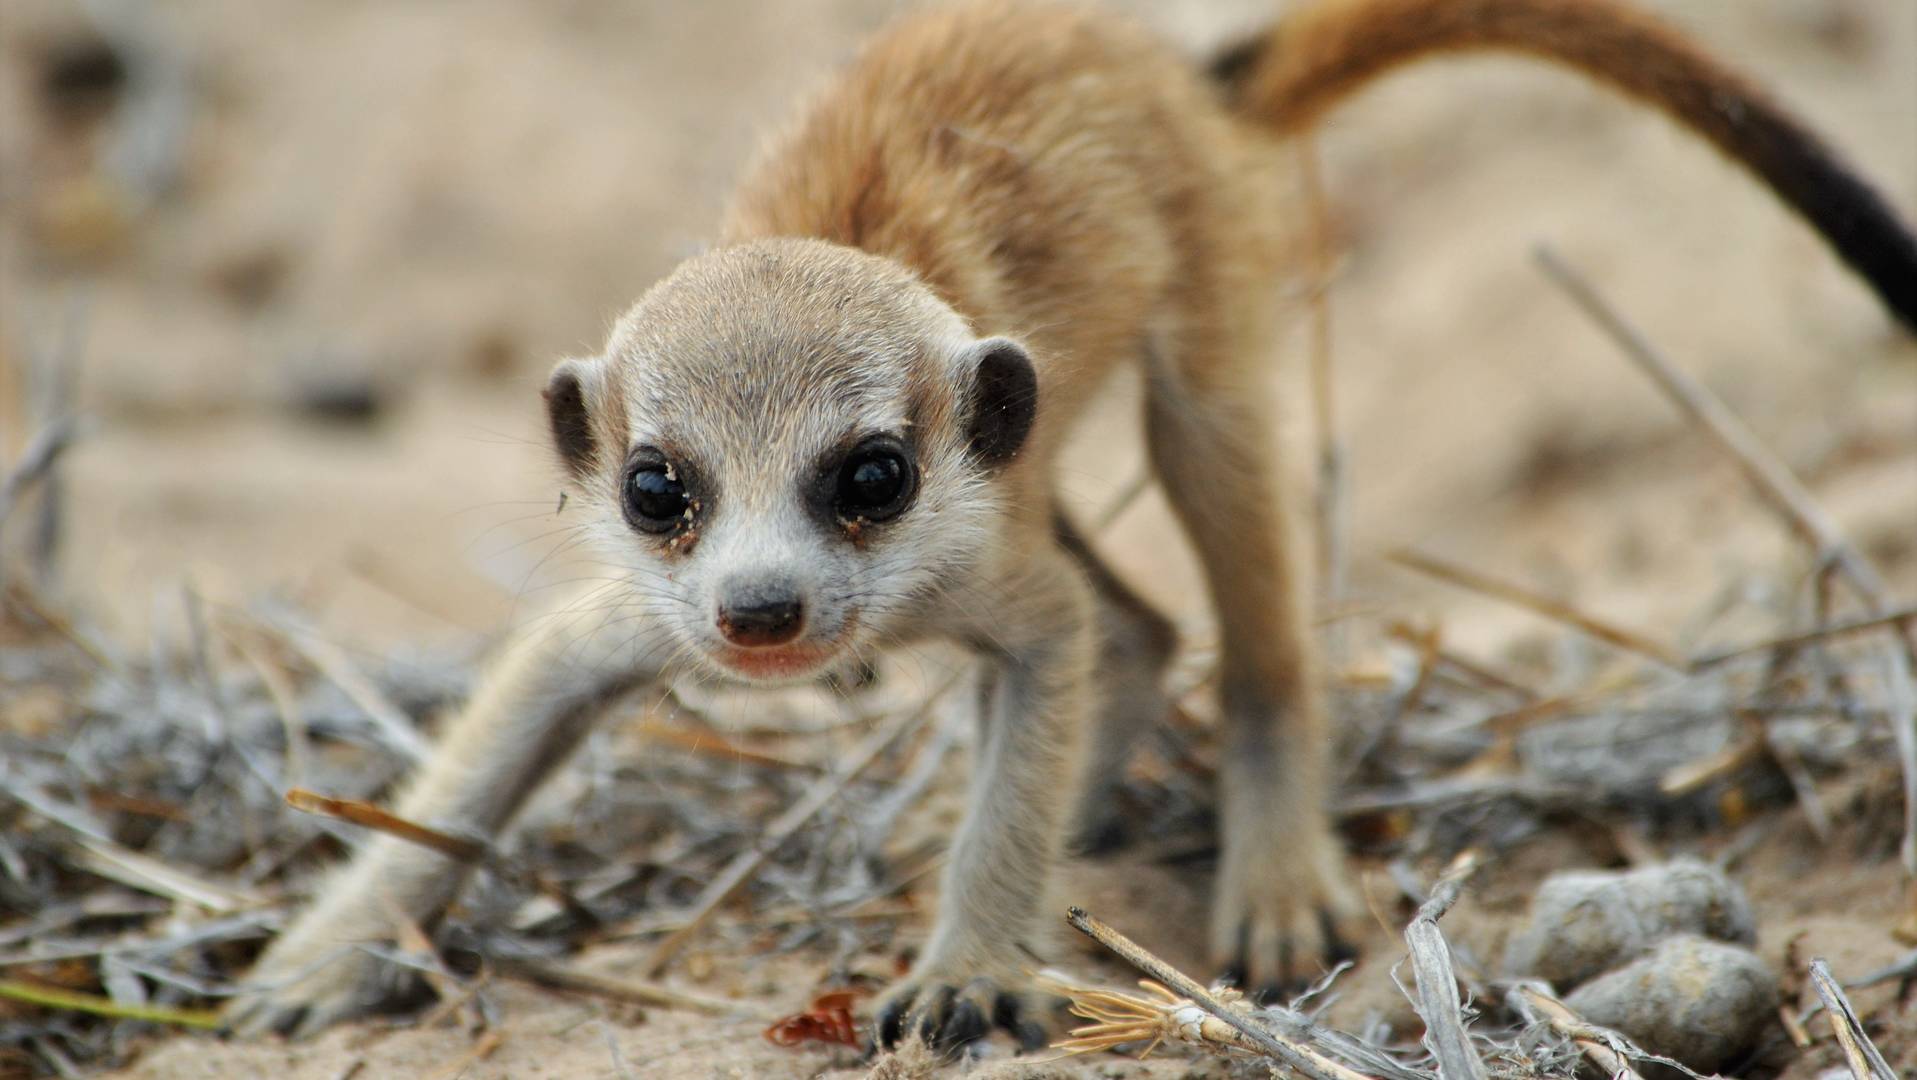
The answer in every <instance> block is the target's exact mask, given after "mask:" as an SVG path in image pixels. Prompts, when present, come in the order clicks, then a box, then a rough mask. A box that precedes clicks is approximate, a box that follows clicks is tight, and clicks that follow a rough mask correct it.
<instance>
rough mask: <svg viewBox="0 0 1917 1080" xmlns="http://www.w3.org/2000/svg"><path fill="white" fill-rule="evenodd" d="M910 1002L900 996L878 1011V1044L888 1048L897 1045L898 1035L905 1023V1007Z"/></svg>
mask: <svg viewBox="0 0 1917 1080" xmlns="http://www.w3.org/2000/svg"><path fill="white" fill-rule="evenodd" d="M911 1003H912V1002H911V1001H910V999H906V998H900V999H898V1000H895V1001H893V1002H892V1003H891V1004H889V1005H887V1006H886V1007H885V1009H884V1010H883V1011H882V1012H880V1013H879V1045H880V1046H882V1047H884V1048H885V1049H887V1050H890V1049H892V1048H894V1047H896V1046H898V1045H899V1036H900V1035H901V1034H902V1029H903V1027H904V1025H905V1009H906V1006H908V1005H910V1004H911Z"/></svg>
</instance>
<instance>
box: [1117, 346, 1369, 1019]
mask: <svg viewBox="0 0 1917 1080" xmlns="http://www.w3.org/2000/svg"><path fill="white" fill-rule="evenodd" d="M1180 359H1182V360H1185V361H1190V360H1193V359H1212V360H1215V361H1221V362H1223V363H1224V364H1227V365H1228V364H1230V363H1231V362H1234V361H1237V360H1239V359H1240V358H1239V357H1237V356H1231V355H1226V356H1219V357H1210V358H1205V357H1196V356H1188V357H1183V358H1155V360H1154V363H1153V366H1152V371H1151V375H1150V378H1149V380H1148V400H1147V403H1146V408H1147V431H1148V437H1149V439H1150V451H1151V457H1152V465H1153V468H1154V470H1155V471H1156V472H1157V474H1158V477H1159V480H1160V481H1161V483H1162V484H1163V486H1164V489H1165V493H1166V496H1167V498H1168V499H1169V500H1170V502H1171V505H1172V508H1173V510H1174V512H1175V513H1176V514H1177V516H1178V518H1179V521H1180V523H1181V524H1182V525H1183V526H1184V528H1185V531H1186V532H1187V533H1188V534H1189V536H1190V538H1191V541H1192V544H1193V547H1194V548H1195V549H1196V551H1197V553H1198V557H1199V561H1200V562H1201V564H1202V565H1203V567H1204V571H1205V577H1206V581H1207V585H1208V587H1209V592H1210V597H1211V601H1212V606H1213V610H1214V611H1215V613H1216V615H1217V619H1218V624H1219V637H1220V656H1219V663H1220V670H1219V682H1218V685H1219V694H1220V706H1221V709H1222V713H1223V720H1222V723H1223V730H1222V732H1221V738H1222V741H1223V745H1222V752H1221V753H1220V755H1219V760H1220V763H1221V764H1220V768H1219V782H1220V793H1219V827H1220V830H1221V832H1222V834H1223V835H1222V837H1221V839H1222V846H1221V852H1220V856H1219V869H1218V878H1217V881H1216V882H1215V884H1214V886H1213V888H1214V895H1213V909H1212V928H1211V940H1212V955H1213V959H1214V962H1216V963H1218V964H1220V965H1221V967H1222V968H1223V969H1224V970H1226V971H1227V972H1230V973H1232V974H1234V975H1235V976H1236V977H1237V978H1238V979H1239V981H1241V982H1243V983H1244V984H1245V985H1248V986H1250V987H1253V988H1255V989H1258V990H1261V991H1267V990H1272V989H1277V988H1281V987H1286V986H1295V985H1297V984H1298V983H1300V982H1303V981H1306V980H1308V979H1309V978H1311V977H1312V976H1313V975H1315V974H1316V973H1317V972H1318V971H1320V970H1322V965H1323V964H1324V963H1326V962H1327V961H1331V960H1336V959H1340V958H1343V957H1344V956H1347V955H1349V950H1348V949H1347V948H1346V947H1345V946H1344V944H1343V943H1342V940H1341V938H1340V934H1339V930H1338V927H1339V925H1340V924H1341V923H1346V924H1348V922H1349V920H1351V919H1352V917H1353V916H1354V915H1355V914H1356V904H1355V902H1354V900H1353V898H1352V893H1351V891H1350V888H1349V886H1348V885H1347V884H1346V880H1345V871H1344V864H1343V854H1342V852H1341V851H1340V849H1339V846H1338V844H1337V842H1336V840H1335V838H1334V837H1333V835H1332V833H1331V827H1330V821H1329V818H1328V815H1327V812H1326V808H1325V805H1324V803H1325V780H1326V776H1327V774H1328V771H1329V765H1330V761H1329V758H1330V752H1329V751H1330V747H1329V739H1328V735H1327V732H1326V730H1325V721H1324V714H1323V709H1322V705H1321V703H1320V700H1319V688H1318V687H1317V686H1316V685H1315V683H1316V677H1317V676H1316V670H1315V664H1314V663H1313V651H1312V650H1313V644H1312V641H1311V639H1310V626H1309V621H1308V619H1307V616H1306V612H1307V610H1308V608H1307V603H1308V596H1307V593H1306V590H1307V589H1308V587H1309V586H1308V581H1307V578H1306V576H1305V574H1304V573H1303V571H1302V568H1301V567H1300V566H1299V565H1298V564H1297V563H1296V562H1294V561H1293V560H1292V559H1291V557H1290V556H1291V555H1292V554H1293V553H1292V552H1290V551H1288V550H1287V544H1286V541H1287V535H1286V525H1287V520H1286V517H1285V514H1284V510H1283V508H1282V507H1281V505H1280V503H1279V502H1278V501H1277V500H1278V490H1277V486H1276V483H1275V480H1276V475H1277V470H1276V468H1275V467H1274V462H1273V460H1272V455H1273V448H1272V446H1271V445H1270V442H1271V440H1270V439H1269V438H1268V434H1267V433H1268V432H1269V430H1270V421H1269V419H1268V417H1267V415H1266V410H1265V409H1264V408H1262V407H1261V402H1260V399H1259V395H1257V394H1256V393H1247V392H1245V390H1244V388H1242V387H1240V386H1238V385H1237V384H1236V381H1235V379H1234V378H1233V376H1234V375H1235V372H1234V371H1232V370H1230V369H1229V368H1228V367H1221V368H1212V369H1209V370H1208V369H1200V368H1198V367H1196V366H1195V365H1192V364H1190V363H1184V364H1181V363H1179V362H1178V360H1180Z"/></svg>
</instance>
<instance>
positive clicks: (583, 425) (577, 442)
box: [544, 360, 599, 479]
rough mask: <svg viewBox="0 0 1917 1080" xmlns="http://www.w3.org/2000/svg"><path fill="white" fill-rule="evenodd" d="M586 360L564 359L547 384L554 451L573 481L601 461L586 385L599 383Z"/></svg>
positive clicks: (547, 403) (546, 396)
mask: <svg viewBox="0 0 1917 1080" xmlns="http://www.w3.org/2000/svg"><path fill="white" fill-rule="evenodd" d="M590 364H591V362H590V361H587V360H561V361H560V362H559V364H558V366H556V367H554V368H553V369H552V377H551V378H550V379H548V380H547V381H546V389H545V391H544V396H545V398H546V419H547V422H548V423H550V424H551V425H552V443H553V448H554V449H556V450H558V451H559V460H560V462H561V463H562V464H564V465H565V466H566V471H567V472H569V473H571V474H572V476H573V478H574V479H579V478H582V477H584V476H585V475H586V474H587V473H589V472H591V471H592V469H593V467H594V466H595V465H597V464H598V461H599V447H598V444H597V442H596V441H595V440H594V438H593V434H592V417H591V415H590V414H589V413H587V411H586V384H587V383H589V382H596V381H597V380H596V379H594V378H593V374H594V372H593V371H592V369H591V367H590Z"/></svg>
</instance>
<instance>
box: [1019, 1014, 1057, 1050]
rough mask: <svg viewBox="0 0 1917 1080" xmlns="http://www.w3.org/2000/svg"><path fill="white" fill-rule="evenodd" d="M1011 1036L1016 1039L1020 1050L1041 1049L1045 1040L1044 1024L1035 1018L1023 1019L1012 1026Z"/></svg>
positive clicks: (1046, 1040)
mask: <svg viewBox="0 0 1917 1080" xmlns="http://www.w3.org/2000/svg"><path fill="white" fill-rule="evenodd" d="M1012 1037H1013V1038H1014V1039H1017V1040H1018V1048H1019V1049H1020V1050H1025V1051H1031V1050H1041V1049H1043V1048H1044V1047H1045V1044H1046V1043H1047V1042H1050V1041H1051V1040H1050V1039H1048V1038H1046V1035H1045V1027H1044V1025H1042V1024H1040V1023H1038V1022H1037V1021H1035V1020H1025V1021H1022V1022H1020V1023H1019V1024H1018V1025H1017V1026H1016V1027H1014V1028H1012Z"/></svg>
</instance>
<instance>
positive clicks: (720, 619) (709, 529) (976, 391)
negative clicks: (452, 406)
mask: <svg viewBox="0 0 1917 1080" xmlns="http://www.w3.org/2000/svg"><path fill="white" fill-rule="evenodd" d="M1037 393H1038V384H1037V379H1036V376H1035V374H1034V371H1033V368H1032V363H1031V360H1030V358H1029V357H1028V356H1027V355H1026V352H1025V350H1024V349H1023V348H1021V347H1020V346H1019V345H1017V344H1016V343H1014V342H1012V341H1009V340H1007V339H1004V338H984V339H979V338H975V337H973V336H972V334H971V333H970V331H969V329H968V327H967V326H966V324H965V321H964V320H963V319H962V318H960V317H959V315H958V314H957V313H955V312H954V311H953V310H952V309H951V308H950V307H949V306H948V305H946V304H945V303H944V302H942V301H941V300H939V299H938V298H937V297H936V296H935V295H934V294H933V293H932V291H931V290H930V289H928V288H927V287H926V286H925V285H924V284H923V283H921V282H920V281H919V280H918V279H917V278H916V277H914V276H913V275H912V274H911V273H910V272H909V271H907V270H906V269H904V268H903V267H901V266H899V265H898V264H896V263H893V262H891V261H889V260H885V259H881V258H878V257H875V256H872V255H868V254H865V253H862V252H859V251H856V250H853V249H849V248H844V247H838V246H836V245H831V244H826V243H823V242H819V241H809V240H772V241H758V242H753V243H749V244H743V245H739V246H736V247H728V248H723V249H720V250H717V251H714V252H711V253H709V254H706V255H702V256H700V257H698V258H695V259H693V260H691V261H689V262H687V263H685V264H684V265H682V266H681V267H679V269H678V270H676V271H675V272H674V273H673V274H671V275H670V276H669V277H667V278H666V279H665V280H664V281H662V282H660V283H659V284H658V285H656V286H654V287H653V288H652V289H651V290H650V291H649V292H648V293H647V294H646V295H645V296H644V297H642V298H641V299H640V301H639V302H638V304H636V305H635V306H634V307H633V308H632V310H631V311H629V312H627V314H626V315H625V316H624V317H623V318H622V319H621V320H620V321H619V323H618V324H617V325H616V326H615V327H614V329H613V332H612V335H611V338H610V340H609V341H608V342H607V346H606V350H605V352H604V353H603V354H602V355H600V356H598V357H593V358H590V359H583V360H566V361H562V362H561V363H560V364H559V365H558V367H557V368H556V369H555V370H554V372H553V374H552V378H551V381H550V383H549V384H548V386H547V388H546V402H547V407H548V411H549V414H550V419H551V424H552V435H553V440H554V442H555V444H556V447H557V449H558V453H559V459H560V462H561V464H562V465H563V467H564V468H565V470H566V471H567V473H568V475H569V477H570V480H571V481H572V483H573V485H574V489H575V491H576V493H577V494H578V495H579V496H580V497H581V501H582V502H583V503H584V504H585V505H584V506H583V507H582V509H584V510H585V512H586V513H587V514H588V515H589V517H590V527H591V528H592V529H593V531H595V532H596V533H598V534H599V540H600V547H601V553H602V554H604V555H607V556H609V557H610V558H611V559H613V560H616V570H615V572H616V573H617V575H618V576H619V577H620V579H621V580H622V581H623V582H624V583H626V584H628V585H629V586H630V589H631V590H632V592H633V594H634V599H635V601H636V603H637V604H638V606H640V607H642V608H643V610H644V612H645V613H646V615H647V616H648V617H649V618H650V620H651V621H652V622H653V623H654V624H656V625H658V626H659V627H660V628H661V632H662V633H663V634H664V635H665V636H666V638H667V640H663V641H658V642H647V643H646V644H647V646H648V647H653V648H660V649H669V650H674V651H676V652H677V653H679V654H680V655H682V656H689V657H690V658H692V659H693V660H694V661H695V662H696V663H698V664H699V666H701V667H703V668H704V669H706V670H708V671H717V672H719V673H722V674H725V675H728V676H732V677H735V678H743V679H747V680H751V681H760V682H775V681H791V680H797V679H803V678H806V677H810V676H815V675H817V674H819V673H820V672H821V671H822V670H823V669H825V668H826V667H827V666H828V665H830V664H833V663H834V662H835V661H838V660H842V659H844V658H845V657H846V655H847V654H848V653H855V652H859V651H863V650H865V649H867V648H869V647H873V646H879V645H884V644H886V643H887V642H888V641H889V640H891V639H894V638H896V637H899V636H901V635H903V634H906V633H909V632H911V629H912V626H913V624H914V623H915V622H916V621H918V620H919V619H920V618H921V617H922V615H923V614H924V612H926V611H927V609H928V605H929V604H931V603H932V602H933V600H934V598H936V597H938V596H939V595H940V594H941V593H943V592H945V591H947V590H951V589H953V588H954V587H955V586H958V587H963V586H962V580H963V577H964V575H965V574H966V572H967V570H968V569H969V568H970V567H971V566H973V565H975V564H976V563H977V562H978V561H979V560H981V559H982V558H984V557H985V556H986V554H987V552H988V550H989V548H990V547H991V545H992V544H994V543H996V542H997V541H996V539H995V533H996V531H997V530H995V529H994V528H993V522H994V519H995V515H997V514H998V513H1000V512H1002V511H1001V510H1000V508H999V507H1000V503H999V499H1000V493H999V491H998V485H996V484H994V483H993V481H994V478H995V477H996V476H997V475H998V474H999V473H1000V472H1002V471H1003V470H1004V469H1005V468H1006V467H1007V466H1008V465H1010V464H1011V463H1012V461H1013V460H1014V459H1015V458H1016V457H1017V456H1018V454H1019V451H1020V449H1021V448H1022V447H1023V446H1024V444H1025V442H1026V439H1027V436H1028V435H1029V433H1030V431H1031V428H1032V424H1033V420H1034V417H1035V411H1036V407H1037Z"/></svg>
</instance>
